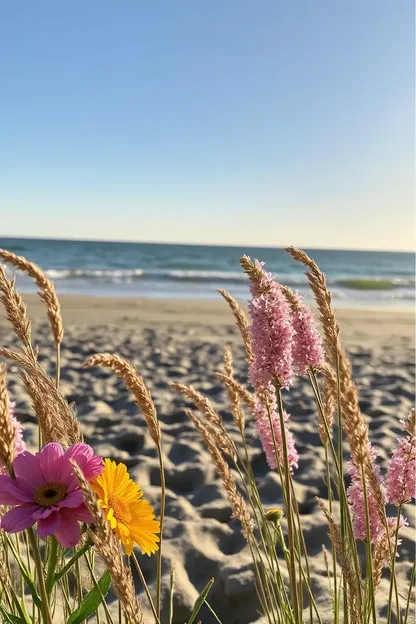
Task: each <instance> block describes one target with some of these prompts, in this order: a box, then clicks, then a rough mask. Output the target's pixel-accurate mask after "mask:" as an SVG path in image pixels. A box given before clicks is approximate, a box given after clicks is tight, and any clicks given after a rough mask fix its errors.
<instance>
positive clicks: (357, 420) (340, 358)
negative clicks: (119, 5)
mask: <svg viewBox="0 0 416 624" xmlns="http://www.w3.org/2000/svg"><path fill="white" fill-rule="evenodd" d="M286 251H287V252H288V253H289V254H290V255H291V256H292V258H293V259H294V260H297V261H298V262H301V263H302V264H304V265H305V266H306V267H307V268H308V270H307V271H306V276H307V278H308V281H309V284H310V287H311V290H312V292H313V295H314V298H315V301H316V304H317V306H318V311H319V316H320V321H321V325H322V331H323V336H324V348H325V356H326V360H327V363H328V364H329V365H330V366H331V367H332V368H333V370H334V371H336V372H337V375H338V381H339V390H340V393H339V398H340V407H341V417H342V422H343V426H344V429H345V432H346V435H347V439H348V443H349V446H350V450H351V457H352V460H353V461H354V463H355V464H356V465H357V466H361V465H362V466H364V468H365V472H366V473H367V475H368V479H369V482H370V486H371V488H372V489H373V491H374V493H375V497H376V500H377V508H378V511H379V514H380V517H381V518H383V519H384V518H385V508H384V497H383V494H382V491H381V488H380V485H379V483H378V480H377V477H376V474H375V467H374V465H373V461H372V459H371V456H370V443H369V437H368V426H367V425H366V424H365V422H364V419H363V416H362V414H361V410H360V405H359V400H358V392H357V388H356V385H355V383H354V381H353V378H352V371H351V364H350V361H349V359H348V357H347V355H346V354H345V352H344V350H343V349H342V347H341V340H340V328H339V324H338V321H337V319H336V316H335V312H334V309H333V307H332V298H331V293H330V291H329V289H328V286H327V283H326V278H325V275H324V273H322V271H321V270H320V268H319V267H318V265H317V264H316V262H315V261H314V260H312V259H311V258H310V257H309V256H308V255H307V254H306V253H305V252H304V251H301V250H299V249H295V248H294V247H288V248H287V249H286Z"/></svg>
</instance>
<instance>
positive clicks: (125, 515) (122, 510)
mask: <svg viewBox="0 0 416 624" xmlns="http://www.w3.org/2000/svg"><path fill="white" fill-rule="evenodd" d="M108 506H109V507H111V508H112V510H113V511H114V517H115V519H116V520H117V521H118V522H122V523H123V524H129V522H131V513H130V509H129V508H128V506H127V505H126V504H125V503H123V501H122V500H120V498H118V496H116V495H115V494H110V496H109V497H108Z"/></svg>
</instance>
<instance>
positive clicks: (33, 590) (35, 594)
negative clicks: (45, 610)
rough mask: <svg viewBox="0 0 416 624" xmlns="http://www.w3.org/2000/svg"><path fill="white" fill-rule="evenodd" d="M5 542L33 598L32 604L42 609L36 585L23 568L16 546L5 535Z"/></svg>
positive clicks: (25, 568)
mask: <svg viewBox="0 0 416 624" xmlns="http://www.w3.org/2000/svg"><path fill="white" fill-rule="evenodd" d="M6 540H7V545H8V546H9V548H10V550H11V551H12V553H13V556H14V558H15V560H16V563H17V565H18V566H19V569H20V572H21V573H22V576H23V578H24V579H25V583H26V585H27V586H28V588H29V591H30V593H31V594H32V598H33V602H34V603H35V605H36V606H37V607H39V608H40V609H41V608H42V601H41V599H40V597H39V594H38V591H37V589H36V585H35V583H34V582H33V579H32V578H31V576H30V574H29V571H28V569H27V567H26V566H25V564H24V563H23V561H22V559H21V557H20V555H19V553H18V551H17V549H16V546H15V545H14V544H13V542H12V540H11V539H10V538H9V536H8V535H6Z"/></svg>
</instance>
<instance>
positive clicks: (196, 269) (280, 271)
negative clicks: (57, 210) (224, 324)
mask: <svg viewBox="0 0 416 624" xmlns="http://www.w3.org/2000/svg"><path fill="white" fill-rule="evenodd" d="M0 247H2V248H5V249H8V250H10V251H13V252H15V253H16V254H19V255H23V256H26V257H27V258H28V259H29V260H31V261H33V262H35V263H37V264H38V265H39V266H40V267H42V269H44V270H45V271H46V273H47V275H48V276H49V277H50V278H51V279H52V280H53V281H54V282H55V286H56V290H57V292H58V294H59V293H72V294H81V295H96V296H114V297H119V296H127V297H150V298H176V299H193V298H218V297H219V295H218V293H217V292H216V290H217V288H224V289H226V290H228V291H229V292H230V293H231V294H232V295H234V296H235V297H237V298H239V299H243V300H244V299H247V297H248V289H247V279H246V277H245V275H243V273H242V271H241V270H240V266H239V262H238V259H239V257H241V256H242V255H243V254H247V255H249V256H251V257H252V258H258V259H260V260H263V261H264V262H265V263H266V269H267V270H268V271H271V272H272V273H273V274H274V275H275V276H276V278H277V279H278V280H279V281H281V282H282V283H284V284H286V285H287V286H290V287H291V288H293V289H296V290H299V292H300V293H302V294H304V295H305V296H306V297H307V298H309V291H308V288H307V283H306V278H305V275H304V271H303V267H302V266H301V265H300V264H298V263H295V262H294V261H293V260H292V259H291V258H290V256H289V255H288V254H287V253H286V252H285V251H284V250H283V249H277V248H274V249H272V248H257V247H225V246H218V247H217V246H208V245H176V244H175V245H174V244H156V243H121V242H97V241H72V240H41V239H26V238H25V239H23V238H0ZM305 251H307V252H308V253H309V255H311V256H312V257H313V258H314V259H315V260H316V262H317V263H318V265H319V266H320V268H321V269H322V270H323V271H324V272H325V273H326V276H327V280H328V284H329V286H330V288H331V290H332V293H333V297H334V300H335V303H337V302H338V305H341V303H342V306H360V307H361V306H367V307H374V305H377V306H384V307H389V308H390V307H406V308H413V306H414V300H415V294H414V293H415V260H414V254H412V253H396V252H382V251H346V250H342V251H340V250H327V249H326V250H323V249H311V250H305ZM9 273H10V274H12V273H13V272H12V271H10V272H9ZM17 287H18V288H19V289H20V290H22V291H23V292H24V291H26V292H28V291H33V290H34V287H33V284H32V283H31V281H30V280H29V279H27V278H26V277H25V276H22V275H20V274H18V275H17Z"/></svg>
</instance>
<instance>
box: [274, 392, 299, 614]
mask: <svg viewBox="0 0 416 624" xmlns="http://www.w3.org/2000/svg"><path fill="white" fill-rule="evenodd" d="M276 398H277V406H278V410H279V418H280V430H281V434H282V446H283V461H284V472H285V475H284V476H285V479H284V487H285V491H286V512H287V533H288V540H289V556H290V566H289V575H290V587H291V594H292V603H293V605H292V607H293V611H294V615H295V622H296V623H300V621H301V619H300V614H299V604H298V592H297V585H296V561H295V539H294V527H293V509H292V504H291V498H292V497H291V491H290V466H289V457H288V453H287V439H286V426H285V420H284V414H283V402H282V395H281V390H280V386H278V385H276ZM272 424H273V423H272V422H270V426H271V429H272V431H274V429H273V426H272ZM276 459H277V461H279V458H278V457H277V458H276Z"/></svg>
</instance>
